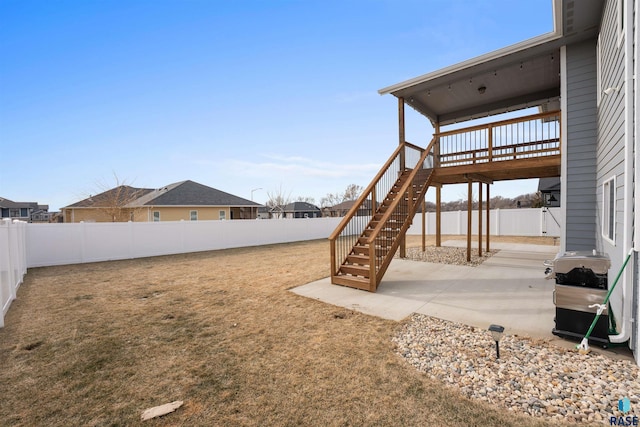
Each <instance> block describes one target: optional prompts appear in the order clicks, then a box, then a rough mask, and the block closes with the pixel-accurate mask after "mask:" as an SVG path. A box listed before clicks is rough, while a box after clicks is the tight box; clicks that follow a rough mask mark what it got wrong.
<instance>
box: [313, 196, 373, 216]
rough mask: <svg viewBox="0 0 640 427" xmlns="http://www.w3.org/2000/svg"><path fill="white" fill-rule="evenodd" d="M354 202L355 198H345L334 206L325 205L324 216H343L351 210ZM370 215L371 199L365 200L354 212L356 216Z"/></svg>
mask: <svg viewBox="0 0 640 427" xmlns="http://www.w3.org/2000/svg"><path fill="white" fill-rule="evenodd" d="M355 204H356V200H347V201H345V202H342V203H338V204H337V205H335V206H331V207H327V208H324V209H323V213H324V216H330V217H340V216H345V215H346V214H347V212H349V211H350V210H351V208H352V207H353V205H355ZM368 215H371V200H365V201H364V202H363V203H362V204H361V205H360V207H359V208H358V211H357V212H356V216H368Z"/></svg>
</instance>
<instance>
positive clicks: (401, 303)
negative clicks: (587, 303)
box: [292, 241, 559, 338]
mask: <svg viewBox="0 0 640 427" xmlns="http://www.w3.org/2000/svg"><path fill="white" fill-rule="evenodd" d="M460 245H466V243H465V242H461V241H447V242H444V243H443V246H460ZM492 249H500V251H499V252H498V253H497V254H495V255H494V256H492V257H491V258H489V259H488V260H486V261H485V262H484V263H483V264H481V265H479V266H477V267H467V266H457V265H447V264H435V263H429V262H420V261H408V260H402V259H394V260H393V261H392V262H391V265H390V266H389V269H388V270H387V273H386V274H385V277H384V279H383V280H382V283H381V284H380V286H379V287H378V291H377V292H376V293H369V292H365V291H361V290H357V289H352V288H347V287H343V286H336V285H332V284H331V282H330V279H329V278H326V279H322V280H319V281H316V282H312V283H309V284H306V285H303V286H300V287H297V288H294V289H292V292H295V293H297V294H299V295H302V296H305V297H309V298H314V299H318V300H320V301H324V302H326V303H329V304H333V305H337V306H341V307H346V308H349V309H353V310H357V311H360V312H363V313H366V314H370V315H373V316H379V317H383V318H386V319H392V320H398V321H399V320H402V319H404V318H406V317H407V316H409V315H410V314H411V313H422V314H426V315H429V316H434V317H438V318H441V319H445V320H450V321H454V322H459V323H464V324H468V325H473V326H477V327H480V328H487V327H488V326H489V325H490V324H492V323H496V324H500V325H503V326H504V327H505V330H506V332H507V333H509V334H518V335H526V336H530V337H541V338H555V337H554V336H553V335H552V334H551V330H552V329H553V327H554V321H553V318H554V316H555V306H554V304H553V301H552V298H553V297H552V294H553V289H554V285H555V282H554V281H553V280H545V278H544V266H543V265H542V263H543V261H544V260H545V259H552V258H553V257H555V255H556V253H557V252H558V250H559V247H558V246H541V245H525V244H505V243H502V244H500V243H496V244H494V245H492ZM476 250H477V249H476Z"/></svg>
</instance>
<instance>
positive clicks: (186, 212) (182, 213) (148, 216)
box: [63, 206, 251, 222]
mask: <svg viewBox="0 0 640 427" xmlns="http://www.w3.org/2000/svg"><path fill="white" fill-rule="evenodd" d="M156 211H157V212H160V221H162V222H164V221H190V220H191V211H197V212H198V221H211V220H219V219H221V218H220V211H223V212H224V219H227V220H229V219H243V218H246V219H248V218H250V215H251V208H245V209H244V211H243V212H242V211H240V208H230V207H229V206H191V207H190V206H185V207H166V206H159V207H153V206H151V207H144V208H139V209H133V210H129V214H127V216H131V214H132V215H133V221H134V222H147V221H153V212H156ZM231 213H233V215H231ZM63 215H64V222H112V220H111V217H110V216H109V215H108V214H107V213H106V212H104V211H103V210H101V209H97V208H65V209H63Z"/></svg>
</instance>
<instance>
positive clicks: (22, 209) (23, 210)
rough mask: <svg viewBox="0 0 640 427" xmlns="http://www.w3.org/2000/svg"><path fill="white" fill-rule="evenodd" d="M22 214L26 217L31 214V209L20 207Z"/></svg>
mask: <svg viewBox="0 0 640 427" xmlns="http://www.w3.org/2000/svg"><path fill="white" fill-rule="evenodd" d="M20 216H21V217H23V218H26V217H28V216H29V211H28V209H27V208H20Z"/></svg>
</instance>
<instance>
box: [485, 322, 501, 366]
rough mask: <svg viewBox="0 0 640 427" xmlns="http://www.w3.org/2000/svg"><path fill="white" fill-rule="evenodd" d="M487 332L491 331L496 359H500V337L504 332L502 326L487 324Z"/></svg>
mask: <svg viewBox="0 0 640 427" xmlns="http://www.w3.org/2000/svg"><path fill="white" fill-rule="evenodd" d="M489 332H491V336H492V337H493V340H494V341H495V342H496V359H500V344H499V343H500V338H502V334H503V333H504V326H500V325H491V326H489Z"/></svg>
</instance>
